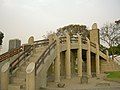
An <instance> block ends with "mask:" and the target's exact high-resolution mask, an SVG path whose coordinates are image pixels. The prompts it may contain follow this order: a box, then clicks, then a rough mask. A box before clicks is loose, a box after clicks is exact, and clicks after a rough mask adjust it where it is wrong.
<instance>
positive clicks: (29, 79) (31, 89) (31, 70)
mask: <svg viewBox="0 0 120 90" xmlns="http://www.w3.org/2000/svg"><path fill="white" fill-rule="evenodd" d="M26 90H35V63H33V62H31V63H30V64H29V65H28V66H27V68H26Z"/></svg>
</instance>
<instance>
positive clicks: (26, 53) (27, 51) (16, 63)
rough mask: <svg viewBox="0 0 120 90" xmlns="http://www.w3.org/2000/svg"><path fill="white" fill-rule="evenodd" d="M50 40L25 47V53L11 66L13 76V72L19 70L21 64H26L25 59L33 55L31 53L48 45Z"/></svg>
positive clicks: (39, 41)
mask: <svg viewBox="0 0 120 90" xmlns="http://www.w3.org/2000/svg"><path fill="white" fill-rule="evenodd" d="M47 44H48V40H46V39H45V40H38V41H35V42H34V44H33V45H25V46H24V51H23V52H22V53H21V54H20V55H19V56H18V57H17V58H16V59H15V60H14V61H13V62H12V63H11V64H10V73H11V74H12V73H13V71H14V70H15V69H16V68H18V67H19V66H20V64H21V62H25V60H26V59H25V58H26V57H28V56H30V55H31V52H32V51H33V50H34V49H35V48H36V47H39V46H42V45H47Z"/></svg>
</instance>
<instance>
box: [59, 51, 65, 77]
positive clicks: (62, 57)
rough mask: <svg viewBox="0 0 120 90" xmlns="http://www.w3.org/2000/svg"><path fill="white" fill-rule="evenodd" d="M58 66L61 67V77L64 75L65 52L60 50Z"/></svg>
mask: <svg viewBox="0 0 120 90" xmlns="http://www.w3.org/2000/svg"><path fill="white" fill-rule="evenodd" d="M60 59H61V61H60V67H61V77H64V76H65V53H64V52H61V56H60Z"/></svg>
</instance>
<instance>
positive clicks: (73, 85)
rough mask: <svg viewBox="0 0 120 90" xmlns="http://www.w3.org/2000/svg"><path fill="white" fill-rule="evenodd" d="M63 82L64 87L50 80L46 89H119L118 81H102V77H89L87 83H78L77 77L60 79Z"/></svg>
mask: <svg viewBox="0 0 120 90" xmlns="http://www.w3.org/2000/svg"><path fill="white" fill-rule="evenodd" d="M61 82H62V83H65V87H64V88H58V87H57V85H56V83H54V82H50V83H49V84H48V87H47V89H46V90H120V83H117V82H110V81H104V80H102V79H97V78H92V79H89V82H88V84H80V81H79V79H78V78H77V77H76V78H73V79H71V80H66V79H64V80H62V81H61Z"/></svg>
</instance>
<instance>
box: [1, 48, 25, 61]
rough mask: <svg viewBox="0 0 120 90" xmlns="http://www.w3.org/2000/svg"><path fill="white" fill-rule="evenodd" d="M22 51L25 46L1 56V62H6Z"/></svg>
mask: <svg viewBox="0 0 120 90" xmlns="http://www.w3.org/2000/svg"><path fill="white" fill-rule="evenodd" d="M21 51H23V46H20V47H19V48H15V49H12V50H10V51H8V52H6V53H4V54H2V55H0V62H2V61H4V60H6V59H8V58H10V57H13V56H14V55H16V54H18V53H20V52H21Z"/></svg>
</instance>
